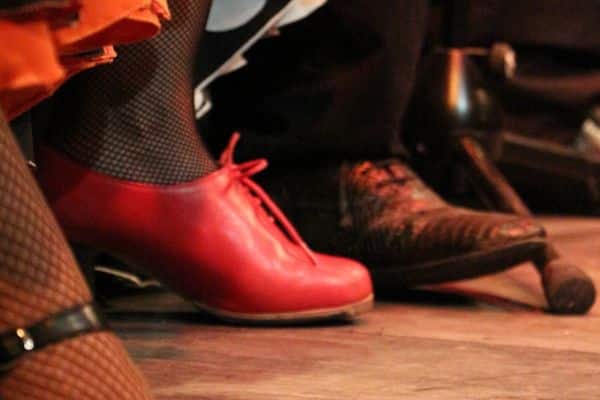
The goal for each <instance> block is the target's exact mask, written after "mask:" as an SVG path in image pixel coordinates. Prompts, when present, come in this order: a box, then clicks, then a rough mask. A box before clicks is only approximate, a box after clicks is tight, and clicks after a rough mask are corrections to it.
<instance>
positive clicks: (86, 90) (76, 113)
mask: <svg viewBox="0 0 600 400" xmlns="http://www.w3.org/2000/svg"><path fill="white" fill-rule="evenodd" d="M169 6H170V7H171V13H172V20H171V21H168V22H166V23H165V24H164V30H163V32H161V34H160V35H158V36H157V37H156V38H154V39H152V40H149V41H146V42H143V43H139V44H135V45H130V46H124V47H122V48H120V49H119V56H118V57H117V59H116V61H115V62H114V63H113V64H111V65H108V66H104V67H100V68H97V69H96V70H93V71H90V72H88V73H84V74H82V75H81V76H79V77H77V78H75V79H74V80H73V81H72V82H70V83H69V84H68V85H67V87H65V88H64V89H63V90H62V92H61V93H60V94H59V96H58V99H57V102H56V103H57V104H60V107H61V110H57V111H58V112H56V113H55V118H54V121H53V122H52V124H51V137H50V142H51V144H52V145H53V146H54V147H55V148H57V149H58V150H61V151H62V152H64V153H66V154H67V155H69V156H70V157H71V158H73V159H75V160H76V161H79V162H80V163H82V164H84V165H86V166H88V167H90V168H92V169H94V170H96V171H99V172H102V173H105V174H107V175H110V176H113V177H116V178H120V179H124V180H129V181H136V182H144V183H153V184H175V183H180V182H187V181H191V180H194V179H196V178H198V177H200V176H203V175H206V174H208V173H210V172H212V171H214V170H216V169H217V167H216V163H215V162H214V161H213V158H212V157H211V156H210V154H209V152H208V151H207V150H206V148H205V146H204V145H203V144H202V142H201V141H200V139H199V137H198V133H197V132H196V128H195V121H194V114H193V103H192V102H193V100H192V90H193V81H192V73H193V67H194V65H193V63H194V60H195V59H196V49H197V47H198V43H199V40H200V37H201V35H202V32H203V31H204V26H205V23H206V17H207V14H208V10H209V6H210V1H209V0H200V1H198V0H177V1H172V2H169ZM63 110H67V112H64V111H63Z"/></svg>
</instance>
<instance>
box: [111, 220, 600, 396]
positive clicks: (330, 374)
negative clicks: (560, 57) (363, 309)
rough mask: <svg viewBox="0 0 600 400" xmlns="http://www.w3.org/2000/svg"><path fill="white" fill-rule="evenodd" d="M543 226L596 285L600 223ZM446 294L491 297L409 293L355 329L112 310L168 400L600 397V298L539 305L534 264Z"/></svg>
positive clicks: (175, 303) (188, 311)
mask: <svg viewBox="0 0 600 400" xmlns="http://www.w3.org/2000/svg"><path fill="white" fill-rule="evenodd" d="M543 221H544V222H545V223H546V226H547V228H548V229H549V231H550V232H551V234H552V235H553V237H554V239H555V240H556V242H557V244H558V246H559V248H560V249H561V250H562V251H563V252H564V253H565V254H569V256H570V258H571V259H573V260H574V261H576V262H577V263H578V264H579V265H580V266H581V267H582V268H584V269H585V270H587V271H588V272H590V273H591V274H592V275H593V276H594V279H595V281H596V282H597V283H598V284H599V285H600V219H596V220H594V219H581V218H545V219H543ZM443 289H444V290H453V291H458V290H460V291H475V292H481V293H484V294H487V295H491V297H490V298H491V299H492V300H493V301H491V303H489V304H488V303H483V302H475V301H472V300H469V299H467V298H465V297H462V296H457V295H449V294H440V295H435V294H434V293H429V292H425V293H414V294H411V295H409V296H407V295H399V296H398V298H397V299H387V300H385V301H380V302H378V303H377V306H376V308H375V310H374V311H373V312H371V313H369V314H367V315H365V316H364V317H363V318H362V319H361V320H360V321H359V322H358V323H356V324H353V325H330V326H324V327H323V326H321V327H303V328H302V327H300V328H247V327H232V326H227V325H223V324H220V323H219V322H217V321H214V320H212V319H210V318H209V317H207V316H204V315H202V314H201V313H199V312H198V311H196V310H194V309H193V308H192V307H191V306H190V305H189V304H186V303H184V302H182V301H180V300H178V299H177V298H175V297H173V296H172V295H161V296H159V298H158V299H155V301H152V302H150V301H148V299H140V298H133V299H131V298H129V299H127V300H126V301H117V302H115V303H114V304H113V306H112V310H113V311H112V312H111V317H112V320H113V327H115V328H116V330H117V332H118V333H119V335H120V336H121V337H122V338H123V339H124V340H125V344H126V346H127V348H128V349H129V351H130V352H131V354H132V356H133V357H134V359H135V360H136V362H137V363H138V364H139V366H140V368H141V369H142V371H143V372H144V373H145V374H146V376H147V378H148V380H149V382H150V385H151V386H152V389H153V392H154V393H155V395H156V397H157V399H163V400H167V399H168V400H180V399H211V400H226V399H227V400H229V399H232V400H233V399H236V400H237V399H239V400H241V399H244V400H254V399H273V400H275V399H277V400H283V399H286V400H294V399H318V400H320V399H323V400H329V399H336V400H339V399H365V400H371V399H372V400H384V399H404V398H406V399H445V400H452V399H460V400H464V399H557V400H558V399H560V400H565V399H582V400H584V399H585V400H590V399H597V398H600V306H599V305H596V306H595V307H594V309H593V310H592V312H591V313H590V314H589V315H587V316H585V317H556V316H551V315H548V314H545V313H543V312H541V311H540V310H539V309H538V308H536V307H540V306H543V304H544V300H543V297H542V294H541V290H540V288H539V284H538V278H537V276H536V274H535V272H534V270H533V267H532V266H529V265H523V266H520V267H518V268H516V269H514V270H512V271H510V272H509V273H504V274H499V275H496V276H492V277H489V278H484V279H479V280H474V281H469V282H463V283H461V284H459V285H454V286H451V287H445V288H443ZM496 296H498V297H496ZM500 298H510V299H512V300H514V301H499V299H500ZM521 303H523V304H529V305H531V306H534V307H526V306H524V305H522V304H521Z"/></svg>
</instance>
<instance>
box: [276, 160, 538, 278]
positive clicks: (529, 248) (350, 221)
mask: <svg viewBox="0 0 600 400" xmlns="http://www.w3.org/2000/svg"><path fill="white" fill-rule="evenodd" d="M284 175H285V174H284ZM266 186H267V188H268V189H271V190H272V192H273V194H274V196H275V197H276V198H277V199H278V200H279V201H280V202H281V203H282V204H283V205H284V207H287V209H286V211H287V212H288V213H289V215H291V217H292V219H293V220H294V222H295V223H296V225H297V226H298V228H299V230H300V232H301V233H302V235H303V236H304V237H305V238H307V241H308V243H309V244H310V245H311V246H313V247H314V248H315V249H318V250H319V251H326V252H331V253H334V254H340V255H343V256H346V257H351V258H355V259H358V260H360V261H361V262H363V263H365V264H366V265H367V266H368V268H369V269H370V270H371V275H372V278H373V281H374V284H375V286H376V288H377V289H387V288H390V289H391V288H401V287H411V286H417V285H424V284H433V283H439V282H446V281H453V280H460V279H466V278H471V277H476V276H480V275H484V274H489V273H493V272H497V271H501V270H504V269H507V268H509V267H512V266H514V265H516V264H519V263H522V262H525V261H530V260H533V259H536V258H537V257H540V256H541V255H542V254H543V251H544V248H545V232H544V229H543V228H542V227H541V226H540V225H538V224H536V223H535V222H534V221H533V220H532V219H530V218H526V217H520V216H516V215H508V214H500V213H490V212H476V211H472V210H469V209H464V208H459V207H454V206H452V205H450V204H448V203H446V202H445V201H443V200H442V199H441V198H440V197H439V196H438V195H436V194H435V193H434V192H433V191H432V190H431V189H429V188H428V187H427V186H426V185H425V184H424V183H423V182H422V181H421V180H420V179H419V177H418V176H417V175H416V174H415V173H414V172H413V171H412V170H411V169H410V168H409V167H408V166H407V165H406V164H404V163H403V162H401V161H399V160H397V159H390V160H384V161H380V162H371V161H363V162H358V163H347V164H343V165H342V166H341V167H323V168H321V170H320V171H319V172H318V173H315V171H314V170H311V171H301V170H297V171H294V172H291V173H290V174H289V175H287V176H283V175H281V176H277V177H271V179H269V180H268V182H267V183H266Z"/></svg>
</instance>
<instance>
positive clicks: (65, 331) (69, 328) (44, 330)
mask: <svg viewBox="0 0 600 400" xmlns="http://www.w3.org/2000/svg"><path fill="white" fill-rule="evenodd" d="M105 329H107V327H106V320H105V319H104V317H103V316H102V313H101V312H100V310H99V309H98V307H97V306H96V305H95V304H85V305H82V306H78V307H75V308H73V309H70V310H66V311H63V312H60V313H58V314H55V315H52V316H50V317H48V318H46V319H45V320H43V321H40V322H38V323H36V324H34V325H32V326H30V327H26V328H17V329H15V330H14V331H10V332H6V333H3V334H0V374H1V373H3V372H7V371H8V370H10V369H12V368H13V367H14V366H15V363H16V362H17V361H18V360H19V358H21V357H22V356H23V355H25V354H26V353H29V352H32V351H36V350H39V349H42V348H44V347H46V346H48V345H51V344H54V343H58V342H61V341H63V340H66V339H70V338H73V337H75V336H79V335H83V334H86V333H91V332H96V331H101V330H105Z"/></svg>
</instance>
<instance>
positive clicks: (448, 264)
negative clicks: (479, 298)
mask: <svg viewBox="0 0 600 400" xmlns="http://www.w3.org/2000/svg"><path fill="white" fill-rule="evenodd" d="M545 248H546V241H545V240H544V239H534V240H531V239H530V240H527V241H523V242H516V243H512V244H511V245H509V246H503V247H498V248H495V249H489V250H482V251H475V252H472V253H467V254H463V255H460V256H455V257H448V258H444V259H441V260H435V261H431V262H427V263H423V264H414V265H400V264H395V265H389V266H378V267H377V268H375V267H374V266H371V265H370V266H369V269H370V272H371V277H372V279H373V285H374V286H375V290H390V289H399V288H409V287H414V286H420V285H429V284H435V283H442V282H450V281H457V280H462V279H469V278H475V277H478V276H482V275H488V274H493V273H495V272H499V271H503V270H506V269H509V268H511V267H513V266H515V265H517V264H521V263H523V262H527V261H533V260H535V259H537V258H538V257H542V256H543V254H544V251H545ZM367 265H368V264H367Z"/></svg>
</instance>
